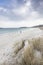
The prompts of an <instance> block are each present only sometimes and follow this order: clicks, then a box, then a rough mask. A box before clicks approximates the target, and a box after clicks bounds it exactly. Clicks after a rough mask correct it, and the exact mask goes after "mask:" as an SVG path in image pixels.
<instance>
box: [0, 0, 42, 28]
mask: <svg viewBox="0 0 43 65" xmlns="http://www.w3.org/2000/svg"><path fill="white" fill-rule="evenodd" d="M39 24H43V0H0V27H5V28H6V27H23V26H27V27H29V26H33V25H39Z"/></svg>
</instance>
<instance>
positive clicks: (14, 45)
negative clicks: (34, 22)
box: [0, 28, 43, 65]
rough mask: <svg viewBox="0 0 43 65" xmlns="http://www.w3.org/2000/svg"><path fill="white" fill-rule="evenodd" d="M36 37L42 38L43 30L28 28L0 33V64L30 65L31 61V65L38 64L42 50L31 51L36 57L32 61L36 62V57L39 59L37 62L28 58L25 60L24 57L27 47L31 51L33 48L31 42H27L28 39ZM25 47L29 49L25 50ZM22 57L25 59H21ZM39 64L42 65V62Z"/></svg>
mask: <svg viewBox="0 0 43 65" xmlns="http://www.w3.org/2000/svg"><path fill="white" fill-rule="evenodd" d="M37 38H43V30H40V29H39V28H30V29H26V30H23V31H21V32H17V33H15V32H12V33H4V34H0V65H30V64H31V62H32V63H33V64H31V65H35V64H36V65H37V64H38V65H40V59H41V60H42V61H43V56H42V55H41V53H42V54H43V51H41V53H40V52H38V51H37V50H36V51H33V52H34V54H33V55H34V56H35V58H36V59H35V60H34V62H36V61H37V59H38V60H39V61H37V63H34V62H33V61H32V60H30V59H29V58H28V59H27V61H26V58H27V56H28V54H29V53H30V52H29V49H30V51H31V53H32V50H33V45H32V44H33V43H32V42H31V43H30V44H29V43H28V40H31V39H37ZM42 47H43V42H42ZM27 48H29V49H28V50H27ZM26 51H27V55H26ZM38 56H40V58H38ZM24 57H25V59H23V58H24ZM29 57H30V56H29ZM25 61H26V62H25ZM29 61H30V64H29ZM41 65H43V64H42V62H41Z"/></svg>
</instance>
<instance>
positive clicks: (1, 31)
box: [0, 28, 26, 34]
mask: <svg viewBox="0 0 43 65" xmlns="http://www.w3.org/2000/svg"><path fill="white" fill-rule="evenodd" d="M24 29H26V28H0V34H3V33H11V32H18V31H22V30H24Z"/></svg>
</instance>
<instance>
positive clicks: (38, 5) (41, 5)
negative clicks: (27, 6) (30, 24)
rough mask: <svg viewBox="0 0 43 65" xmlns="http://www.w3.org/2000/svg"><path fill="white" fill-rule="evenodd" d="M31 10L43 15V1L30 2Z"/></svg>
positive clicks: (33, 0)
mask: <svg viewBox="0 0 43 65" xmlns="http://www.w3.org/2000/svg"><path fill="white" fill-rule="evenodd" d="M31 5H32V8H33V9H34V10H35V11H38V12H39V14H40V15H43V0H31Z"/></svg>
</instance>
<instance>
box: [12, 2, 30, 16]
mask: <svg viewBox="0 0 43 65" xmlns="http://www.w3.org/2000/svg"><path fill="white" fill-rule="evenodd" d="M30 6H31V3H30V1H28V2H26V3H25V4H24V5H23V6H21V7H19V8H17V9H15V8H13V9H12V12H13V13H14V14H16V15H20V16H26V15H27V14H28V13H30Z"/></svg>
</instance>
